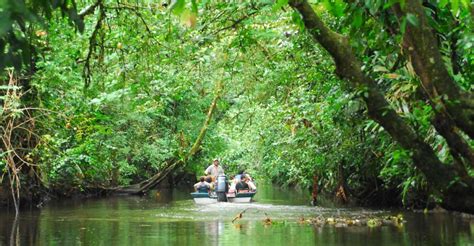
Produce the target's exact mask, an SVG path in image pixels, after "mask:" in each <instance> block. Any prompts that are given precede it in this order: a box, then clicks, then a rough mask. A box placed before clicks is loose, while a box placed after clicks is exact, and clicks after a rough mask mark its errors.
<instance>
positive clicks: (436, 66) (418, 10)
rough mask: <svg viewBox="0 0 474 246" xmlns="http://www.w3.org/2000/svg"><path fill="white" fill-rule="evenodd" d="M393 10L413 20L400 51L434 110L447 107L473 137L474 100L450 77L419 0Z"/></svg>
mask: <svg viewBox="0 0 474 246" xmlns="http://www.w3.org/2000/svg"><path fill="white" fill-rule="evenodd" d="M393 9H394V11H395V13H396V14H397V16H398V18H399V20H400V21H401V20H402V19H403V18H405V17H406V16H407V15H414V16H415V17H416V23H410V21H407V25H406V30H405V34H404V37H403V48H404V51H405V53H407V54H408V56H409V58H410V61H411V63H412V64H413V68H414V69H415V72H416V73H417V75H418V76H419V78H420V80H421V84H422V85H423V89H424V90H425V91H426V93H427V94H428V96H429V98H430V100H432V101H433V102H434V103H435V105H436V108H438V107H439V108H446V111H447V112H448V114H449V116H450V117H451V118H452V119H453V120H454V122H455V123H456V125H457V126H458V127H459V128H460V129H462V130H463V131H464V132H465V133H466V134H468V135H469V137H471V138H474V97H473V95H472V94H471V93H469V92H466V91H463V90H461V88H460V87H459V86H458V85H457V84H456V81H454V79H453V78H452V77H451V75H450V74H449V72H448V70H447V68H446V66H445V64H444V61H443V58H442V56H441V53H440V51H439V47H438V42H437V41H436V37H435V35H434V31H433V29H432V28H431V27H430V25H429V23H428V19H427V18H426V15H425V13H424V9H423V5H422V4H421V1H419V0H407V1H406V3H405V6H404V9H402V8H401V7H400V5H399V4H396V5H395V6H394V7H393Z"/></svg>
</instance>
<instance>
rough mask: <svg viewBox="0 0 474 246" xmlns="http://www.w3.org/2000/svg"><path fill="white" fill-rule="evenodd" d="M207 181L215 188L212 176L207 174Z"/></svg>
mask: <svg viewBox="0 0 474 246" xmlns="http://www.w3.org/2000/svg"><path fill="white" fill-rule="evenodd" d="M205 178H206V182H207V183H208V184H209V186H211V190H214V183H215V180H213V179H212V176H206V177H205Z"/></svg>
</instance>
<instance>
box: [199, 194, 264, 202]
mask: <svg viewBox="0 0 474 246" xmlns="http://www.w3.org/2000/svg"><path fill="white" fill-rule="evenodd" d="M255 194H256V192H245V193H237V194H234V193H228V194H227V201H228V202H232V203H249V202H252V198H253V197H254V196H255ZM191 196H192V197H193V199H194V202H195V203H196V204H212V203H217V202H218V200H217V196H213V195H209V194H208V193H202V192H193V193H191Z"/></svg>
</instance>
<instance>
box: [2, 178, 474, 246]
mask: <svg viewBox="0 0 474 246" xmlns="http://www.w3.org/2000/svg"><path fill="white" fill-rule="evenodd" d="M259 188H260V189H259V192H258V193H257V195H256V197H255V200H256V202H253V203H251V204H231V203H219V204H213V205H205V206H202V205H200V206H198V205H195V204H194V202H193V201H192V200H191V198H190V196H189V190H186V189H171V190H161V191H159V192H157V191H154V192H151V193H150V194H149V195H148V196H143V197H140V196H114V197H106V198H95V199H67V200H63V201H55V202H50V203H48V204H47V205H45V206H44V207H42V208H39V209H38V208H35V209H24V210H23V211H22V212H21V214H20V216H19V217H18V218H17V219H16V220H15V216H14V214H12V213H11V212H9V211H5V210H3V211H0V245H262V246H265V245H377V246H379V245H474V220H472V219H465V218H461V217H460V216H456V215H453V214H450V213H428V214H424V213H414V212H403V211H391V210H374V209H364V208H324V207H312V206H308V205H307V195H305V194H303V193H301V192H298V191H295V190H293V189H281V188H278V187H274V186H271V185H262V187H259ZM245 209H247V210H246V211H245V212H244V213H243V216H242V218H241V219H238V220H236V221H235V222H234V223H232V219H233V218H234V216H235V215H237V214H238V213H240V212H242V211H244V210H245ZM399 213H402V214H403V216H404V220H405V221H406V222H405V223H404V224H403V226H399V227H397V226H380V227H375V228H370V227H367V226H349V227H335V226H328V225H326V226H315V225H312V224H309V223H302V221H300V220H301V218H302V217H304V218H305V219H309V218H313V217H318V216H324V217H331V216H334V217H340V216H346V217H351V216H360V215H365V216H367V217H371V216H373V217H380V216H384V215H397V214H399ZM267 217H268V218H270V219H271V220H272V222H273V223H272V224H265V223H264V222H263V220H264V219H266V218H267Z"/></svg>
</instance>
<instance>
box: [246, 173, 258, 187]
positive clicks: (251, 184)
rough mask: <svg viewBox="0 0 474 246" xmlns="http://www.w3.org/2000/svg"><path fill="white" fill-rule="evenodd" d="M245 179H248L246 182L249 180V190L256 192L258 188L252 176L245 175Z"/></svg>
mask: <svg viewBox="0 0 474 246" xmlns="http://www.w3.org/2000/svg"><path fill="white" fill-rule="evenodd" d="M244 175H245V177H246V180H247V182H246V183H247V185H248V186H249V190H251V191H256V190H257V186H255V184H254V183H253V181H252V178H250V176H249V175H248V174H244Z"/></svg>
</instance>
